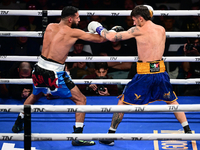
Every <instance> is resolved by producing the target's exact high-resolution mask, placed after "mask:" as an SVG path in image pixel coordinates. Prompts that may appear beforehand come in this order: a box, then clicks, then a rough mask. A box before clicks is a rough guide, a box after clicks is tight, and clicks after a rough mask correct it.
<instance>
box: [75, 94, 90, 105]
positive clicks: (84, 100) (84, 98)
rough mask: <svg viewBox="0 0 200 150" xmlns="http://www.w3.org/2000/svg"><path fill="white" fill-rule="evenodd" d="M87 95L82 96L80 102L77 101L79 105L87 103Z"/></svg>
mask: <svg viewBox="0 0 200 150" xmlns="http://www.w3.org/2000/svg"><path fill="white" fill-rule="evenodd" d="M86 101H87V100H86V97H85V96H82V97H80V98H79V100H78V102H77V103H76V104H77V105H86Z"/></svg>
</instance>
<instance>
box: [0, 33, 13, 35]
mask: <svg viewBox="0 0 200 150" xmlns="http://www.w3.org/2000/svg"><path fill="white" fill-rule="evenodd" d="M0 35H3V36H10V35H11V33H0Z"/></svg>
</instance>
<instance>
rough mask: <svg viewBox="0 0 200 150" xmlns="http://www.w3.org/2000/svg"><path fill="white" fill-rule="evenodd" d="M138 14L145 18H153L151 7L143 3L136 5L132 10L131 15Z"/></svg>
mask: <svg viewBox="0 0 200 150" xmlns="http://www.w3.org/2000/svg"><path fill="white" fill-rule="evenodd" d="M138 16H141V17H143V18H144V19H145V20H151V15H150V11H149V9H148V8H147V7H146V6H143V5H138V6H136V7H135V8H134V9H133V10H132V12H131V17H138Z"/></svg>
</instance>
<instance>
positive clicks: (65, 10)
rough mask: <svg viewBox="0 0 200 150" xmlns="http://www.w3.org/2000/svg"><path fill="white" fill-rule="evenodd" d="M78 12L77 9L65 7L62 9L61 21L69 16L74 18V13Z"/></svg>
mask: <svg viewBox="0 0 200 150" xmlns="http://www.w3.org/2000/svg"><path fill="white" fill-rule="evenodd" d="M77 12H78V8H76V7H73V6H66V7H64V8H63V10H62V13H61V19H63V18H65V17H69V16H75V13H77Z"/></svg>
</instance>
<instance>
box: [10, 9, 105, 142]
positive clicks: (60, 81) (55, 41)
mask: <svg viewBox="0 0 200 150" xmlns="http://www.w3.org/2000/svg"><path fill="white" fill-rule="evenodd" d="M79 21H80V18H79V13H78V9H77V8H75V7H73V6H67V7H64V8H63V10H62V13H61V21H60V22H59V23H50V24H49V25H48V26H47V28H46V31H45V34H44V39H43V48H42V53H41V56H40V57H39V58H38V63H37V64H36V65H35V68H34V71H33V75H32V79H33V84H34V86H33V92H32V94H31V95H30V96H29V97H28V98H27V99H26V101H25V102H24V105H30V104H34V103H35V102H36V101H37V100H38V99H39V98H40V97H41V96H42V95H43V94H52V95H53V96H59V97H61V98H62V97H64V98H70V99H71V100H72V101H74V102H75V103H76V105H86V97H85V96H84V95H83V94H82V93H81V92H80V90H79V89H78V87H77V86H76V85H75V84H74V83H73V81H72V80H71V78H70V76H69V75H68V73H67V72H65V71H64V68H65V60H66V59H67V56H68V53H69V51H70V48H71V47H72V46H73V45H74V43H75V42H76V41H77V40H78V39H81V40H84V41H90V42H96V43H100V42H104V41H106V39H105V38H103V37H101V36H99V35H98V34H91V33H87V32H84V31H82V30H80V29H76V27H77V26H78V23H79ZM23 118H24V114H23V112H21V113H20V114H19V116H18V118H17V120H16V122H15V124H14V126H13V128H12V131H13V132H15V133H18V132H20V131H21V130H23ZM75 118H76V123H75V126H74V132H73V133H82V131H83V126H84V119H85V113H76V115H75ZM94 144H95V143H94V142H93V141H84V140H73V141H72V145H74V146H83V145H94Z"/></svg>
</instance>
